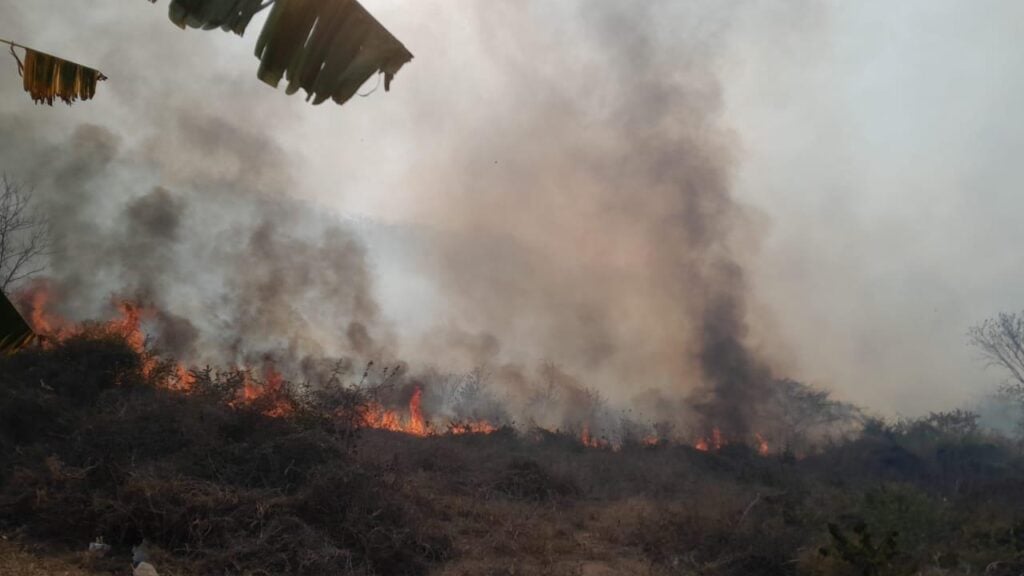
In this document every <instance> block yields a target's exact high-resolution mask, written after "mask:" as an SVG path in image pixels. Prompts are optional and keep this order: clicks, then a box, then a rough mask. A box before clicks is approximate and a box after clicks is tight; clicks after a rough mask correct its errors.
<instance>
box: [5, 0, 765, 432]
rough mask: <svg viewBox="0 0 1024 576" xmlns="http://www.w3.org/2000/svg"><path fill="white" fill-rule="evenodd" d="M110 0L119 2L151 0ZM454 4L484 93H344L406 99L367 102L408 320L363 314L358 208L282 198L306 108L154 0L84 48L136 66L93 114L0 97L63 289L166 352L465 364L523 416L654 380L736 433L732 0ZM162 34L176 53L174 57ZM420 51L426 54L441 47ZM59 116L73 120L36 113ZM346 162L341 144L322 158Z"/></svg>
mask: <svg viewBox="0 0 1024 576" xmlns="http://www.w3.org/2000/svg"><path fill="white" fill-rule="evenodd" d="M132 9H133V10H136V9H137V10H138V11H139V12H138V13H139V14H140V16H137V17H136V18H139V19H140V21H141V18H142V16H141V14H142V10H143V9H147V10H148V9H150V8H149V7H145V6H144V7H142V8H132ZM460 9H461V10H463V11H465V12H467V16H466V18H467V20H468V21H469V22H470V23H471V25H472V27H473V28H474V30H476V33H475V35H474V44H473V48H474V49H475V50H476V52H475V53H474V54H473V56H472V57H473V58H475V60H474V64H475V66H474V67H473V70H478V71H482V73H481V74H480V77H479V78H478V80H479V83H480V86H482V87H483V88H481V92H480V93H479V94H483V93H486V95H487V98H486V99H484V98H480V99H477V100H476V101H474V102H472V103H471V104H472V105H469V106H459V103H460V100H459V98H458V95H453V94H446V93H443V91H441V92H439V89H438V87H437V85H436V83H435V84H434V85H430V84H429V82H428V80H430V79H429V78H426V77H424V76H417V75H416V73H415V72H412V73H410V74H408V75H405V76H403V78H401V79H400V82H399V83H398V84H397V85H396V89H395V91H396V93H397V92H398V90H401V91H403V92H402V93H403V94H404V96H402V98H403V99H392V100H385V101H384V102H383V104H378V105H376V106H379V107H377V108H362V109H360V108H356V105H357V104H362V103H361V102H356V103H352V105H350V107H349V108H348V109H346V110H345V111H344V113H345V114H349V115H352V114H366V115H374V114H376V116H375V117H377V118H383V117H384V116H383V112H382V110H383V109H384V108H383V106H385V105H386V106H404V110H405V112H404V114H399V115H397V116H396V118H392V119H389V120H381V121H382V122H390V124H387V123H386V124H385V126H392V127H393V126H394V125H395V123H398V122H409V123H410V126H408V127H406V129H407V132H406V134H409V133H411V134H414V135H416V138H417V140H416V143H415V153H413V154H410V155H409V157H408V158H406V160H407V163H408V167H407V168H404V170H406V172H405V173H407V174H408V175H409V177H408V179H407V181H405V182H404V183H403V184H404V187H405V188H406V189H407V190H406V192H404V193H402V192H396V193H395V195H394V196H393V197H394V198H396V199H401V200H403V205H402V206H401V207H400V208H399V209H398V210H397V212H399V213H400V214H401V216H402V217H403V218H406V219H407V221H411V222H416V223H419V224H420V225H421V227H420V228H417V229H414V232H413V233H412V234H411V239H410V240H408V241H407V242H405V243H400V245H401V250H402V251H404V252H406V253H407V254H408V255H410V256H408V262H409V266H408V269H407V270H405V271H404V272H403V274H404V275H406V276H414V277H419V278H426V279H428V282H429V283H430V285H431V286H432V287H433V292H434V293H435V294H437V295H438V296H437V299H436V301H434V302H432V305H431V307H430V308H429V309H427V310H423V311H421V314H423V315H425V316H427V317H428V318H429V322H427V325H428V326H429V328H428V329H427V330H426V331H425V335H424V336H423V337H422V338H417V337H412V336H408V335H404V334H403V332H404V325H403V323H402V321H403V319H402V318H395V317H393V316H391V317H389V316H386V315H385V311H384V310H382V306H381V304H380V303H379V302H378V298H377V294H376V291H375V282H374V278H375V276H374V272H373V269H372V267H371V265H370V258H371V254H370V253H369V251H368V248H367V246H366V244H365V243H364V242H363V241H362V240H361V239H360V235H359V234H358V233H357V232H356V231H355V227H354V226H352V225H351V224H349V223H346V222H344V221H340V220H338V219H337V218H336V217H332V216H330V215H328V214H327V213H326V212H325V211H323V210H321V209H319V208H318V207H317V206H315V205H311V204H309V203H307V202H304V201H299V200H297V199H296V192H295V188H296V187H297V184H296V181H297V178H296V176H295V173H296V171H297V170H296V167H299V166H302V163H301V160H300V158H301V156H303V155H304V154H318V153H321V151H320V150H319V147H320V145H321V142H319V141H317V140H315V139H312V138H310V139H308V140H307V139H306V138H302V137H297V136H295V133H294V132H291V133H290V134H291V135H290V136H288V135H287V134H289V133H288V132H287V131H286V130H284V127H286V126H287V125H288V123H289V121H291V120H293V119H294V118H295V114H297V112H295V110H298V108H297V107H296V106H302V104H301V102H300V103H298V104H294V103H292V102H291V101H288V100H285V99H284V98H283V97H280V98H278V96H280V95H275V93H273V92H272V91H269V89H267V88H265V87H262V86H259V85H258V84H256V83H254V82H251V78H250V76H251V74H249V73H250V72H251V70H250V69H248V68H245V69H244V71H243V65H239V66H237V68H238V69H239V72H237V74H235V75H230V76H228V77H225V73H224V70H226V69H227V68H228V67H227V66H221V67H216V66H213V65H211V66H210V67H208V68H205V69H199V70H197V69H196V67H195V66H192V65H191V64H187V63H185V61H186V60H188V59H189V58H192V59H195V58H204V57H205V58H209V54H213V53H218V51H225V50H226V51H227V54H228V55H231V54H233V53H232V52H231V50H233V49H228V48H225V47H226V46H227V45H228V44H227V43H228V42H231V41H233V39H231V40H224V38H226V36H218V35H217V33H207V34H205V35H204V34H202V33H198V32H190V33H188V38H187V39H186V38H183V37H182V36H181V35H180V34H179V33H178V32H177V31H174V30H172V29H171V28H170V26H169V25H168V24H167V23H166V22H163V21H161V19H160V18H157V17H153V15H152V14H150V13H146V16H148V17H150V20H151V21H152V25H149V24H146V25H144V26H143V25H140V26H139V27H137V28H135V29H134V30H133V31H132V32H131V34H134V35H136V36H138V37H139V38H137V40H138V42H139V45H140V48H139V50H137V51H133V52H132V53H131V54H120V53H117V52H116V48H115V47H114V46H113V45H109V46H104V45H103V43H102V42H101V43H99V44H98V45H97V44H93V45H92V47H91V50H92V53H93V54H95V55H96V56H95V57H96V59H97V60H98V61H99V64H103V63H104V62H118V63H120V64H122V65H125V66H128V65H132V64H134V63H144V64H146V66H141V65H140V66H139V67H137V68H134V70H136V71H138V74H137V75H136V76H137V77H134V78H133V77H131V76H130V75H128V74H126V73H124V74H122V78H125V77H127V78H125V79H124V81H123V82H122V83H121V84H118V83H116V82H115V81H114V80H111V82H109V83H108V84H109V86H108V85H103V86H101V93H100V96H99V98H98V100H97V101H96V102H95V103H94V102H90V103H88V104H83V105H81V106H79V107H76V109H84V107H85V106H97V107H98V109H99V110H101V111H105V113H106V116H104V115H103V114H100V115H98V117H100V118H104V117H105V118H106V120H105V121H104V120H97V119H95V118H90V119H87V120H86V119H83V118H81V117H74V116H71V117H60V118H57V117H55V116H44V115H42V114H39V113H36V112H34V113H33V115H32V117H31V121H29V122H26V121H25V120H23V119H22V117H21V116H19V115H18V114H16V113H12V112H4V109H2V108H0V128H2V129H3V130H4V132H5V133H17V134H19V135H21V137H20V138H19V141H18V142H17V143H7V144H5V145H2V146H3V148H0V153H2V155H0V161H2V162H3V163H4V164H5V165H8V166H9V164H10V162H11V161H17V160H18V159H21V161H18V171H19V176H21V177H23V178H25V179H27V180H30V181H31V182H32V183H33V184H35V185H36V188H37V190H38V194H39V199H40V202H41V205H42V207H43V208H44V209H45V210H46V211H47V213H50V214H53V221H54V228H55V231H56V235H57V237H56V238H55V240H56V245H57V249H56V252H55V254H54V257H53V259H52V263H51V276H52V278H51V280H52V282H53V284H54V285H55V286H56V287H57V289H58V290H59V292H60V294H61V298H60V301H59V302H60V306H61V307H62V308H63V310H62V311H63V312H64V313H65V314H66V315H68V316H70V317H72V318H80V319H81V318H95V317H101V316H102V315H103V314H105V313H109V310H108V308H109V302H110V298H111V296H114V297H120V298H132V299H137V300H139V301H141V302H144V303H147V304H152V305H153V306H154V307H156V308H157V309H159V310H161V311H162V313H161V316H160V317H159V318H158V319H157V320H156V321H155V326H154V327H153V328H154V331H155V339H154V344H155V345H156V346H158V347H161V348H163V349H165V350H166V351H168V352H170V353H173V354H176V355H180V356H182V357H184V359H185V360H191V361H209V362H227V363H235V364H250V365H251V364H253V363H256V362H259V361H260V360H262V359H267V358H269V359H273V360H274V361H275V362H278V363H280V364H282V365H284V368H285V369H287V368H288V367H289V366H290V367H294V368H296V369H301V368H302V367H308V366H310V365H311V362H312V361H313V359H316V358H322V357H336V356H338V357H340V356H354V357H359V358H364V359H370V358H374V359H382V358H383V359H386V360H387V359H391V358H394V357H401V358H403V359H408V360H410V361H411V362H413V363H415V365H417V366H421V367H422V366H427V365H431V364H432V365H435V366H439V367H442V368H443V369H444V370H445V371H468V370H470V369H472V368H475V367H481V366H482V367H484V368H485V369H487V370H490V371H492V372H493V373H494V374H495V375H496V376H495V380H496V381H497V382H499V383H500V384H501V385H502V386H503V387H504V389H505V391H504V393H507V394H509V395H510V396H514V397H515V402H519V403H520V404H522V405H523V406H524V408H523V410H524V411H529V410H527V409H526V408H525V406H526V405H528V404H530V402H533V401H535V400H536V398H535V396H536V391H537V389H538V387H539V389H545V387H546V388H547V389H557V390H558V391H559V392H558V394H559V395H560V398H561V400H560V401H559V402H560V403H559V404H558V405H557V406H555V407H549V408H547V409H545V410H540V411H536V410H534V411H533V412H532V413H534V414H536V417H537V418H538V419H539V420H543V421H551V422H558V421H567V420H574V421H578V420H580V419H584V418H586V414H582V413H576V412H578V411H574V409H573V408H574V407H578V406H593V405H597V404H600V402H595V401H593V399H592V398H591V400H586V401H585V397H588V395H592V393H593V389H596V390H599V391H600V393H601V394H604V395H607V397H608V398H609V399H611V400H612V401H614V402H617V403H626V402H630V401H636V402H637V403H642V404H647V403H649V402H648V400H649V399H651V398H662V399H667V400H665V401H660V402H656V404H657V405H658V406H657V409H658V410H661V411H664V410H666V409H668V407H672V410H682V409H686V410H692V411H693V414H695V415H697V416H699V417H700V418H701V419H702V420H703V422H702V426H705V427H710V426H717V427H720V428H721V429H722V430H723V432H725V433H726V434H730V435H735V436H737V437H741V436H746V435H747V434H748V433H749V432H750V430H749V427H750V425H751V420H752V419H753V418H754V417H755V409H756V406H757V404H758V402H759V400H760V399H762V398H763V397H764V395H765V394H766V391H767V386H768V383H769V380H770V371H769V369H768V367H767V364H766V363H765V362H764V361H763V360H761V359H760V358H759V357H758V355H757V354H756V353H755V351H753V350H752V349H751V347H750V344H749V341H748V310H747V302H748V299H749V297H750V293H751V286H750V281H749V278H748V276H747V274H746V273H745V270H744V264H745V262H744V261H743V259H741V258H740V257H739V256H738V254H749V253H750V252H751V251H752V250H753V249H754V248H755V246H754V244H755V243H754V242H752V241H751V238H752V237H754V236H756V235H754V234H750V233H749V232H748V230H749V228H750V226H749V224H750V220H749V218H750V215H749V214H748V212H747V210H745V209H744V208H743V207H742V206H741V205H739V204H738V203H737V202H736V200H735V199H734V198H733V195H732V191H731V189H732V173H733V171H734V169H735V158H734V156H735V154H734V151H735V148H736V142H735V139H734V137H733V135H732V134H731V133H730V131H729V129H728V127H727V125H726V124H725V123H724V122H723V120H722V110H723V108H722V107H723V103H722V102H723V95H722V86H721V84H720V81H719V66H720V63H719V61H718V57H719V53H720V50H721V43H722V40H721V36H722V34H723V33H724V31H725V30H726V29H727V28H728V25H729V21H730V17H731V11H729V10H723V9H721V8H719V7H718V5H717V3H708V4H704V5H696V6H680V5H679V3H677V2H669V1H657V2H654V1H652V2H645V3H642V4H635V3H634V4H629V5H627V4H623V3H620V2H612V1H600V2H599V1H589V0H588V1H586V2H584V1H576V2H567V3H560V4H559V6H558V7H557V8H554V7H551V6H550V3H541V2H539V1H537V2H529V3H525V4H524V3H519V2H489V3H487V4H486V6H483V5H479V4H475V3H474V4H467V5H463V6H462V7H461V8H460ZM96 10H97V13H96V14H93V15H92V16H89V17H85V16H83V17H85V18H86V19H87V20H88V19H89V18H95V21H96V29H97V30H100V29H103V28H104V27H105V26H108V25H109V23H110V22H113V21H114V20H115V18H114V17H113V16H112V14H117V13H119V12H116V11H114V9H113V8H109V9H106V8H97V9H96ZM105 10H106V11H105ZM118 10H120V9H118ZM27 14H28V13H27V12H26V15H27ZM165 29H166V30H165ZM170 34H176V35H175V36H174V37H173V39H170V40H166V41H165V40H163V38H164V37H165V35H168V36H167V38H170V36H169V35H170ZM146 35H151V36H152V37H153V38H154V39H155V40H154V41H153V42H146V41H145V40H144V39H143V38H144V36H146ZM186 40H189V41H195V44H190V45H189V46H188V48H187V49H186V48H183V47H182V43H184V42H185V41H186ZM121 44H123V42H119V43H118V45H121ZM215 44H216V45H215ZM172 46H173V47H175V50H181V51H184V54H177V53H175V54H173V55H168V53H167V51H168V50H169V49H170V47H172ZM243 47H244V46H243ZM59 48H60V46H57V47H56V49H55V51H60V50H59ZM423 49H424V50H427V51H428V54H429V55H430V58H429V59H427V60H428V62H429V61H434V62H437V61H439V60H440V59H441V58H443V51H442V50H441V49H440V47H439V46H430V45H426V46H423ZM431 50H432V51H431ZM115 54H116V56H117V57H116V58H114V55H115ZM204 55H205V56H204ZM85 56H87V55H85ZM541 56H543V57H541ZM464 57H465V56H455V55H453V58H464ZM84 59H85V61H86V62H87V63H92V62H93V61H92V60H89V59H88V58H84ZM151 62H162V63H164V64H165V67H164V68H162V69H161V70H159V71H154V70H153V68H152V65H151V64H149V63H151ZM232 62H235V61H234V60H232ZM237 62H242V63H248V64H250V68H251V65H252V61H251V57H249V59H248V60H241V59H239V60H238V61H237ZM425 66H427V67H428V68H426V69H428V70H430V69H431V68H429V66H431V64H426V65H425ZM433 66H437V64H433ZM450 66H451V68H452V69H454V64H453V65H450ZM102 67H103V66H101V68H102ZM232 69H234V68H232ZM467 73H470V72H467ZM243 74H244V76H243ZM111 75H112V78H116V75H114V74H111ZM183 78H189V80H190V81H189V82H188V83H187V84H186V83H185V82H183V81H182V79H183ZM240 78H244V79H245V80H242V79H240ZM0 87H2V88H3V90H4V93H5V94H13V93H15V92H16V88H15V87H14V86H13V85H12V83H10V82H6V81H5V82H3V83H0ZM261 90H262V91H263V92H260V91H261ZM102 98H108V99H109V100H110V104H103V103H102V102H101V99H102ZM386 98H393V96H391V95H389V96H387V97H386ZM142 102H146V103H147V104H146V105H141V104H140V103H142ZM286 104H287V105H286ZM23 105H25V106H27V105H28V104H23ZM103 106H108V107H107V108H103ZM9 108H10V106H8V107H7V109H9ZM268 111H274V113H268ZM302 113H303V114H305V113H306V112H302ZM309 113H311V114H321V115H323V116H321V117H323V118H335V117H334V116H328V114H331V113H333V112H332V111H331V110H328V109H316V110H313V111H312V112H309ZM60 114H65V113H64V112H60ZM71 114H74V113H71ZM55 118H56V119H55ZM55 122H60V125H61V126H65V127H69V129H68V133H64V134H55V133H53V132H52V131H50V130H47V129H45V128H43V127H44V126H46V125H47V123H55ZM358 126H364V127H365V125H358ZM279 132H285V133H286V135H285V136H281V137H278V133H279ZM432 135H436V136H437V137H436V138H432V137H431V136H432ZM286 142H287V143H289V144H295V143H296V142H299V143H301V144H302V147H301V148H298V149H296V147H295V146H288V147H287V148H286V147H285V143H286ZM353 148H354V146H353ZM358 168H359V167H358V166H356V165H354V164H346V170H343V171H342V172H344V173H342V174H339V176H340V179H341V180H342V181H348V177H349V176H350V174H349V172H351V171H357V172H358ZM8 169H10V168H8ZM356 181H358V180H356ZM341 188H342V192H344V188H345V187H344V186H342V187H341ZM378 257H380V255H378ZM391 322H394V323H395V325H394V327H392V326H391ZM527 381H530V382H532V383H530V384H527ZM545 382H547V383H548V384H545ZM538 383H539V384H538ZM517 390H521V393H519V392H517ZM588 390H589V391H588ZM681 398H686V399H689V402H682V401H680V399H681ZM656 416H657V417H659V418H660V417H670V418H678V417H679V416H680V414H678V413H677V414H657V415H656Z"/></svg>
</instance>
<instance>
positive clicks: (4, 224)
mask: <svg viewBox="0 0 1024 576" xmlns="http://www.w3.org/2000/svg"><path fill="white" fill-rule="evenodd" d="M50 246H51V241H50V223H49V221H48V220H47V219H46V218H45V217H44V216H42V215H40V214H39V213H38V212H36V211H35V210H34V209H33V206H32V189H31V188H28V187H26V186H24V185H23V184H21V183H20V182H17V181H16V180H12V179H10V178H8V177H7V175H6V174H4V175H2V176H0V291H3V292H4V293H5V294H6V293H8V290H9V289H10V288H11V287H12V286H13V285H15V284H17V283H18V282H20V281H22V280H25V279H27V278H29V277H31V276H33V275H35V274H38V273H39V272H42V271H43V269H44V268H45V267H46V263H45V258H46V256H47V255H48V254H49V253H50Z"/></svg>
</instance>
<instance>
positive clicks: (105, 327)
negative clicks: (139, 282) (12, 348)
mask: <svg viewBox="0 0 1024 576" xmlns="http://www.w3.org/2000/svg"><path fill="white" fill-rule="evenodd" d="M16 299H17V301H18V302H19V303H20V304H21V307H22V309H23V310H24V313H25V317H26V320H27V321H28V323H29V325H30V326H32V330H33V331H34V332H35V333H36V334H37V335H39V336H40V345H42V346H53V345H54V344H57V343H60V342H63V341H65V340H67V339H68V338H72V337H74V336H78V335H80V334H82V333H83V332H84V331H85V330H86V326H85V325H82V324H77V323H74V322H71V321H69V320H67V319H65V318H64V317H62V316H60V315H59V314H56V313H54V312H53V311H52V310H51V308H50V307H51V303H52V301H53V300H54V297H53V287H52V286H51V285H50V283H48V282H46V281H37V282H34V283H32V284H31V285H30V286H29V287H27V288H26V289H25V290H23V291H22V292H21V293H19V294H18V295H17V297H16ZM112 304H113V308H114V309H115V310H116V311H117V315H116V316H115V317H114V318H112V319H110V320H107V321H106V322H102V323H100V324H97V325H95V328H96V329H98V330H100V331H102V332H106V333H109V334H116V335H119V336H121V337H123V338H124V341H125V343H127V344H128V346H129V347H130V348H131V349H132V350H134V351H135V352H137V353H138V354H139V357H140V358H141V359H142V367H141V369H142V373H143V375H144V376H146V377H150V376H152V375H153V374H154V372H155V371H156V369H157V367H158V366H159V364H160V363H159V360H158V359H157V357H156V356H154V355H153V354H150V353H149V352H148V351H147V350H146V334H145V332H144V331H143V329H142V324H143V322H144V321H146V320H148V319H151V318H153V317H155V316H156V313H157V310H156V309H155V308H152V307H147V306H142V305H140V304H138V303H136V302H133V301H131V300H125V299H114V300H113V301H112ZM194 381H195V378H194V377H193V376H192V374H191V373H190V372H189V371H188V369H187V368H185V366H184V365H181V364H179V365H177V366H175V368H174V370H173V371H172V375H171V376H170V377H168V378H165V379H164V381H163V382H162V384H163V385H164V386H166V387H168V388H171V389H175V390H182V391H187V390H189V389H191V387H192V384H193V383H194Z"/></svg>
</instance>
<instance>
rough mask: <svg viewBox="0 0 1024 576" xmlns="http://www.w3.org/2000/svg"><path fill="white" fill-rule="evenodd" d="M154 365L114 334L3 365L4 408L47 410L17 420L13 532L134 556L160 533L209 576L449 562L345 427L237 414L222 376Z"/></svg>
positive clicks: (7, 434) (168, 547) (9, 425)
mask: <svg viewBox="0 0 1024 576" xmlns="http://www.w3.org/2000/svg"><path fill="white" fill-rule="evenodd" d="M140 367H141V359H140V358H139V357H138V354H136V353H135V352H133V351H132V350H131V349H130V347H128V346H127V344H126V343H125V342H124V341H123V340H120V341H119V340H118V339H117V338H116V337H113V336H110V335H106V334H104V335H94V334H85V335H82V336H79V337H75V338H73V339H71V340H68V341H67V342H65V343H61V344H58V345H56V346H54V347H53V348H51V349H37V350H31V351H28V352H26V353H25V354H19V355H16V356H14V357H11V358H5V359H0V375H2V376H3V377H4V378H5V382H6V384H7V385H6V386H5V387H4V388H3V396H0V414H3V415H5V416H12V415H14V414H15V413H17V412H19V411H23V412H24V413H25V414H34V415H43V416H45V418H23V419H20V420H18V419H8V418H4V419H3V420H2V422H3V426H2V427H0V443H2V445H3V447H4V448H8V447H10V448H12V450H6V449H5V451H4V456H3V458H4V461H2V462H0V463H2V464H3V465H4V470H5V471H7V473H6V474H5V475H4V476H3V477H2V478H0V529H7V530H18V531H20V532H21V533H23V534H25V535H28V536H31V537H34V538H36V539H40V540H43V541H49V542H55V543H63V544H67V545H69V546H72V547H74V548H79V547H81V546H83V545H84V543H85V542H89V541H91V540H92V539H93V538H95V537H96V536H103V537H104V538H105V540H106V541H107V542H108V543H110V544H112V545H113V546H115V549H116V550H120V551H122V552H121V553H125V552H126V551H127V550H129V549H130V547H131V545H133V544H137V543H138V542H139V541H141V540H142V539H143V538H146V539H148V540H149V541H150V542H152V544H153V545H154V546H155V547H157V548H159V549H162V550H165V551H167V552H169V553H171V554H173V555H174V556H175V558H177V559H180V560H183V561H187V562H188V564H189V565H190V566H192V567H193V568H194V569H195V570H196V572H197V573H205V574H243V573H270V574H282V573H287V574H309V575H320V574H374V573H378V574H424V573H426V572H427V570H428V568H429V566H430V565H431V564H432V563H435V562H437V561H439V560H441V559H443V558H444V557H445V556H446V555H447V554H448V550H449V549H450V543H449V542H448V541H447V540H446V539H444V538H441V537H431V536H429V535H427V534H426V533H425V531H423V530H422V528H421V527H422V526H423V521H422V520H421V519H420V518H419V517H418V516H417V514H418V513H417V511H416V509H415V507H414V506H413V505H412V504H411V503H410V502H409V501H408V499H407V497H406V495H405V494H404V492H403V491H402V490H401V487H400V485H399V482H398V480H397V479H396V477H395V475H394V473H393V472H388V471H385V470H383V469H382V468H381V467H380V466H377V465H374V464H371V463H368V462H361V461H358V460H356V459H355V458H354V457H353V455H352V453H351V450H350V447H351V438H350V437H349V436H347V435H345V434H339V433H338V432H337V429H336V428H335V427H334V426H333V425H332V423H331V419H330V418H327V417H323V416H317V415H311V414H309V413H308V412H303V411H297V412H296V414H295V415H294V416H292V417H289V418H270V417H267V416H264V415H263V414H262V410H260V409H259V407H258V406H257V407H250V406H234V407H233V406H232V405H231V403H225V399H226V398H230V397H231V394H230V389H231V386H232V383H231V382H224V381H223V379H219V378H218V377H216V376H215V377H214V378H213V379H211V380H210V381H209V382H207V383H206V386H208V390H206V391H204V390H203V389H199V390H197V391H196V393H194V394H181V393H177V392H172V391H169V390H165V389H162V388H160V387H159V386H157V385H156V383H155V382H152V381H148V382H147V381H146V379H145V378H144V377H143V375H142V373H141V370H140ZM40 379H43V380H44V382H45V383H46V386H45V387H41V386H40V383H39V381H40ZM76 383H81V386H82V387H81V388H76V387H75V385H76ZM294 404H295V405H296V406H297V405H299V403H298V402H295V403H294ZM8 467H9V468H8Z"/></svg>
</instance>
